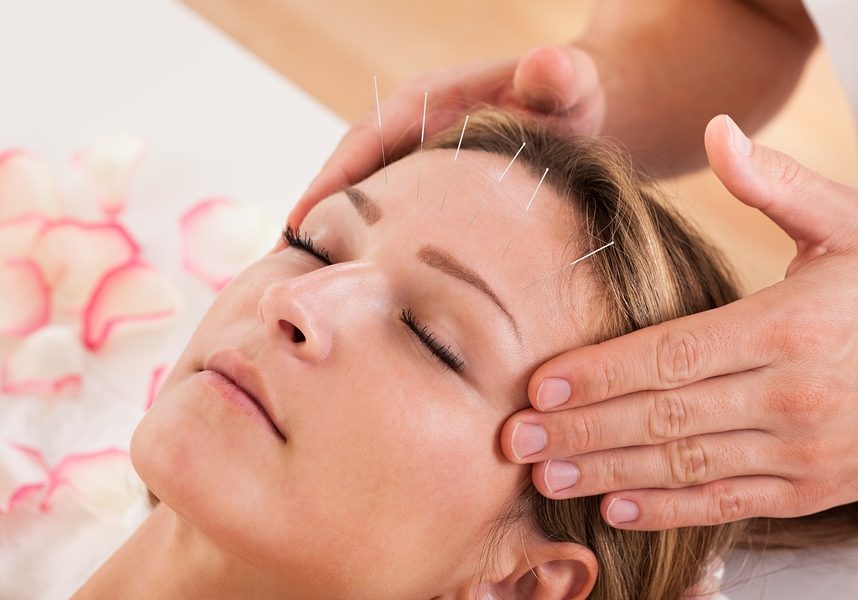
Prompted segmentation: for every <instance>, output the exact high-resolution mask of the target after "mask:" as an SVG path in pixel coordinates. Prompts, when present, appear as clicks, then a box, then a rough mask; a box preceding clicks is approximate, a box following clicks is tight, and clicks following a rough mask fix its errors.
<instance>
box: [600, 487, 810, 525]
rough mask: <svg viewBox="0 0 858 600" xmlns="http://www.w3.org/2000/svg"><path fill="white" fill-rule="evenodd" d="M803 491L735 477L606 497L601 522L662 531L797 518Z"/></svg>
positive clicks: (603, 500) (603, 501)
mask: <svg viewBox="0 0 858 600" xmlns="http://www.w3.org/2000/svg"><path fill="white" fill-rule="evenodd" d="M798 499H799V493H798V490H797V488H796V486H795V485H794V484H793V483H792V482H791V481H789V480H787V479H784V478H782V477H771V476H766V475H752V476H749V477H731V478H730V479H720V480H718V481H713V482H710V483H705V484H703V485H699V486H694V487H688V488H682V489H678V490H632V491H627V492H622V493H620V494H608V495H606V496H604V497H603V498H602V504H601V507H602V518H603V519H605V521H606V522H607V523H608V524H609V525H612V526H614V527H618V528H620V529H633V530H638V531H659V530H662V529H673V528H674V527H695V526H706V525H721V524H724V523H731V522H733V521H739V520H741V519H750V518H752V517H778V518H786V517H794V516H797V515H798V514H800V513H801V511H799V510H798V509H797V506H798V501H799V500H798Z"/></svg>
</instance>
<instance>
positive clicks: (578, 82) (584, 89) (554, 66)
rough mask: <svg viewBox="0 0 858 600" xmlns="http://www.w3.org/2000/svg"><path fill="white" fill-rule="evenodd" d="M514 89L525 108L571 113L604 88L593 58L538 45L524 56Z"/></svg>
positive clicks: (576, 50) (566, 48)
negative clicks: (600, 84)
mask: <svg viewBox="0 0 858 600" xmlns="http://www.w3.org/2000/svg"><path fill="white" fill-rule="evenodd" d="M513 87H514V88H515V92H516V94H517V95H518V96H519V97H520V98H521V100H522V101H523V102H524V103H525V105H527V106H528V107H529V108H532V109H535V110H540V111H543V112H546V113H552V112H553V113H556V112H567V111H571V110H573V109H575V108H576V106H577V105H578V104H580V103H581V102H582V101H584V100H586V99H588V98H589V97H590V96H592V95H594V94H597V93H598V92H599V91H600V89H601V88H600V86H599V73H598V71H597V69H596V64H595V63H594V62H593V59H592V58H590V55H589V54H587V53H586V52H584V51H583V50H581V49H579V48H575V47H572V46H562V47H559V46H539V47H537V48H534V49H533V50H531V51H530V52H528V53H527V54H525V55H524V56H522V57H521V59H520V60H519V61H518V65H517V66H516V69H515V75H514V76H513Z"/></svg>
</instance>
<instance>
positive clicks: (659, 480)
mask: <svg viewBox="0 0 858 600" xmlns="http://www.w3.org/2000/svg"><path fill="white" fill-rule="evenodd" d="M786 454H787V453H786V452H785V450H784V447H783V443H782V442H780V441H778V440H777V438H775V437H774V436H772V435H771V434H768V433H765V432H762V431H756V430H742V431H730V432H728V433H713V434H708V435H700V436H693V437H689V438H683V439H680V440H674V441H672V442H668V443H666V444H661V445H658V446H641V447H637V448H621V449H618V450H611V451H607V452H593V453H591V454H582V455H581V456H576V457H573V458H570V459H568V460H549V461H546V462H543V463H537V464H535V465H534V466H533V484H534V485H535V486H536V489H538V490H539V492H540V493H541V494H542V495H543V496H547V497H549V498H554V499H562V498H576V497H583V496H594V495H597V494H607V493H610V492H620V491H622V490H636V489H641V488H664V489H676V488H683V487H689V486H693V485H700V484H703V483H708V482H710V481H716V480H718V479H726V478H729V477H737V476H745V475H778V476H784V475H786V472H785V471H786V469H784V467H783V466H782V465H781V464H779V463H777V459H783V458H785V456H786Z"/></svg>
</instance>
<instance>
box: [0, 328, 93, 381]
mask: <svg viewBox="0 0 858 600" xmlns="http://www.w3.org/2000/svg"><path fill="white" fill-rule="evenodd" d="M83 356H84V354H83V348H82V347H81V345H80V342H79V341H78V339H77V335H76V334H75V331H74V329H73V328H72V327H71V326H69V325H48V326H46V327H42V328H41V329H39V330H38V331H36V332H35V333H33V334H31V335H28V336H27V337H26V338H24V340H23V341H22V342H21V343H20V344H18V346H16V347H15V348H14V349H13V350H12V352H11V353H10V354H9V357H8V358H7V361H6V364H5V365H4V368H3V377H2V386H0V391H2V392H4V393H7V394H46V395H71V396H76V395H79V394H80V391H81V372H82V371H83Z"/></svg>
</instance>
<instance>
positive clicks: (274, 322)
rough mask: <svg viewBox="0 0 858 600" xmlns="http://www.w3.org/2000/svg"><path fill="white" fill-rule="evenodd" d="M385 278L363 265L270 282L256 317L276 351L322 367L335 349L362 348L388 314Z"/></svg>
mask: <svg viewBox="0 0 858 600" xmlns="http://www.w3.org/2000/svg"><path fill="white" fill-rule="evenodd" d="M394 297H395V294H394V289H393V287H392V286H391V282H390V279H389V276H388V275H386V274H385V272H384V271H383V270H382V269H379V268H378V267H377V266H376V265H374V264H373V263H371V262H366V261H351V262H343V263H337V264H334V265H331V266H328V267H325V268H324V269H315V270H313V271H310V272H308V273H304V274H302V275H298V276H297V277H292V278H290V279H282V280H277V281H272V282H271V283H270V284H268V286H267V287H265V288H264V290H263V292H262V297H261V298H260V299H259V305H258V310H257V312H258V316H259V320H260V322H262V323H263V324H264V326H265V329H266V332H267V335H268V336H269V337H270V338H271V340H272V341H273V343H274V346H275V347H277V348H280V349H282V351H283V352H287V353H289V354H292V355H293V356H296V357H298V358H299V359H301V360H304V361H306V362H308V363H320V362H323V361H325V360H326V359H327V358H328V356H329V355H330V354H331V353H332V352H333V350H335V349H336V348H337V347H338V346H341V347H342V348H343V350H342V351H343V352H346V353H349V352H356V351H359V350H358V349H359V348H362V347H363V346H362V344H363V341H362V339H361V336H362V335H366V334H367V331H368V328H371V327H372V324H373V323H379V322H381V320H382V319H384V318H385V317H387V316H389V315H390V314H391V303H392V302H393V298H394Z"/></svg>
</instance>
